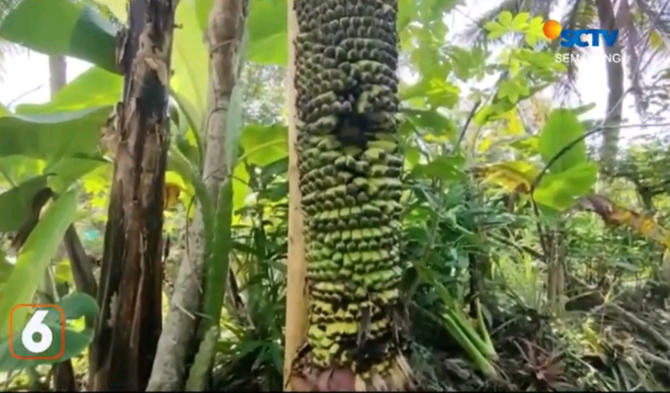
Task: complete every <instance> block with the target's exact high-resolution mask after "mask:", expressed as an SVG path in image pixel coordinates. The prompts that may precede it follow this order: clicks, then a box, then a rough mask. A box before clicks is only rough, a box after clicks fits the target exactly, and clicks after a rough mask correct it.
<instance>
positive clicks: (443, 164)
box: [412, 155, 465, 181]
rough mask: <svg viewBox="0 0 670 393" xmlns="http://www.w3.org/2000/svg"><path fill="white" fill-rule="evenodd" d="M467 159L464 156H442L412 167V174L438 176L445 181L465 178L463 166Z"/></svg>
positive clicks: (427, 176)
mask: <svg viewBox="0 0 670 393" xmlns="http://www.w3.org/2000/svg"><path fill="white" fill-rule="evenodd" d="M464 163H465V159H464V158H463V157H462V156H459V155H454V156H440V157H437V158H435V159H433V160H431V161H430V162H429V163H428V164H417V165H415V166H414V168H412V174H413V175H414V176H418V177H426V178H437V179H441V180H444V181H452V180H457V179H463V176H464V173H463V171H462V166H463V164H464Z"/></svg>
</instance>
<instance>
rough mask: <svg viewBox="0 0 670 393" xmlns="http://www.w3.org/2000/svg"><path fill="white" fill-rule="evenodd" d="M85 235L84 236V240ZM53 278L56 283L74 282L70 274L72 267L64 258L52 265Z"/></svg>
mask: <svg viewBox="0 0 670 393" xmlns="http://www.w3.org/2000/svg"><path fill="white" fill-rule="evenodd" d="M85 240H86V236H84V241H85ZM54 279H55V280H56V283H57V284H61V283H68V284H71V283H73V282H74V276H73V275H72V268H71V267H70V261H69V260H67V259H65V260H62V261H60V262H59V263H58V264H56V266H55V267H54Z"/></svg>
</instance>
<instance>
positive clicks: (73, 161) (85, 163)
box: [44, 157, 111, 192]
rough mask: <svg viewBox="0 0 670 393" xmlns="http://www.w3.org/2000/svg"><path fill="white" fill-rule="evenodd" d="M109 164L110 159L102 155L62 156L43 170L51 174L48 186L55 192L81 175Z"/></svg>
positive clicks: (67, 186)
mask: <svg viewBox="0 0 670 393" xmlns="http://www.w3.org/2000/svg"><path fill="white" fill-rule="evenodd" d="M109 164H111V163H110V161H108V160H107V159H105V158H103V157H64V158H62V159H60V160H58V161H57V162H55V163H54V164H53V165H50V166H49V167H47V168H46V169H45V170H44V172H45V174H46V175H53V176H49V186H50V187H51V188H52V189H53V190H54V191H55V192H63V191H65V190H67V189H68V188H69V187H70V186H71V185H72V183H74V182H76V181H77V180H79V179H80V178H81V177H82V176H84V175H86V174H87V173H89V172H91V171H93V170H95V169H97V168H98V167H100V166H102V165H109Z"/></svg>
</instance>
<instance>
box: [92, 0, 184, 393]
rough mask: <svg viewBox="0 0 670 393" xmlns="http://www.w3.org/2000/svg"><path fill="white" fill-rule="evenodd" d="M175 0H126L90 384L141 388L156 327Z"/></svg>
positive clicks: (151, 357)
mask: <svg viewBox="0 0 670 393" xmlns="http://www.w3.org/2000/svg"><path fill="white" fill-rule="evenodd" d="M176 5H177V1H176V0H132V1H131V2H130V8H129V12H128V15H129V29H128V30H127V31H125V30H124V32H122V33H121V34H120V35H119V40H118V45H119V46H118V47H117V62H118V65H119V67H120V69H121V70H122V71H123V74H124V75H125V83H124V94H123V101H122V103H121V104H119V105H118V106H117V113H116V119H115V122H114V125H113V127H114V133H115V136H116V138H115V140H116V142H117V146H116V149H115V151H116V157H115V163H114V177H113V179H112V189H111V194H110V204H109V212H108V221H107V228H106V232H105V247H104V256H103V261H102V271H101V277H100V290H99V292H98V303H99V304H100V307H101V311H100V314H99V316H98V318H97V320H96V324H95V340H94V343H93V345H92V348H91V351H92V357H91V358H92V363H93V364H92V365H91V367H92V371H93V373H92V384H91V387H92V389H93V390H121V391H127V390H134V391H141V390H144V389H145V387H146V385H147V381H148V379H149V375H150V372H151V367H152V363H153V360H154V356H155V352H156V346H157V342H158V337H159V335H160V333H161V319H162V318H161V277H162V252H161V251H162V248H161V244H162V229H163V199H164V195H163V193H164V185H165V169H166V162H167V151H168V146H169V128H168V127H169V117H168V92H169V90H168V89H169V87H168V84H169V82H168V81H169V74H170V72H169V70H170V54H171V47H172V35H173V28H174V13H175V8H176Z"/></svg>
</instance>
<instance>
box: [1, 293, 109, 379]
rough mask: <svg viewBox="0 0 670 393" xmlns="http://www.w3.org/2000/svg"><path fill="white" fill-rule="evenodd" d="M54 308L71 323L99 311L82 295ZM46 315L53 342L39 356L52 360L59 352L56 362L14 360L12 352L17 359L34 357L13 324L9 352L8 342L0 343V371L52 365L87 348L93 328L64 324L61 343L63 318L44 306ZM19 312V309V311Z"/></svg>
mask: <svg viewBox="0 0 670 393" xmlns="http://www.w3.org/2000/svg"><path fill="white" fill-rule="evenodd" d="M57 305H58V306H59V307H60V308H61V310H62V311H63V315H64V316H65V319H66V321H70V322H71V321H74V320H77V319H79V318H82V317H89V318H94V317H95V316H96V315H97V314H98V312H99V309H98V305H97V303H96V301H95V299H93V298H92V297H90V296H89V295H86V294H82V293H73V294H71V295H68V296H66V297H65V298H63V299H61V300H60V301H59V302H58V303H57ZM42 309H43V310H47V311H48V312H49V313H48V314H47V316H46V318H45V319H44V321H43V323H44V324H45V325H46V326H47V327H48V328H49V329H50V330H51V332H52V335H53V343H52V344H51V346H50V347H49V349H47V350H46V351H45V352H43V353H40V356H42V357H53V356H56V355H58V354H59V353H60V352H61V350H62V351H63V352H62V355H61V356H60V357H58V359H53V360H41V359H17V358H15V357H14V356H12V352H13V353H14V354H15V355H18V356H35V354H33V353H30V352H29V351H28V350H27V349H26V348H25V347H24V345H23V344H22V340H21V336H20V335H19V334H18V332H19V331H20V329H21V326H20V325H18V324H16V323H13V326H12V328H13V329H12V336H13V337H12V350H11V352H10V348H9V340H4V342H2V343H0V371H8V370H18V369H22V368H25V367H31V366H33V367H34V366H38V365H41V364H53V363H57V362H62V361H64V360H67V359H70V358H72V357H74V356H77V355H79V354H80V353H82V352H83V351H84V349H86V347H87V346H88V345H89V344H90V343H91V340H92V339H93V331H92V329H84V330H82V331H75V330H74V329H73V327H72V326H71V325H72V324H71V323H69V324H68V323H66V329H65V334H64V335H65V339H64V341H63V337H62V336H61V334H63V333H62V330H61V329H62V318H63V315H61V313H60V312H59V311H58V310H56V309H55V308H53V307H45V308H42ZM19 310H20V309H19Z"/></svg>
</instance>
